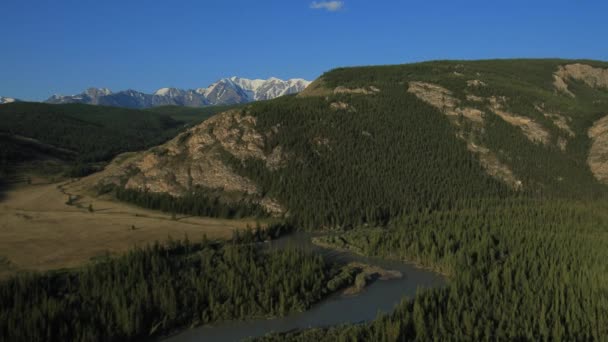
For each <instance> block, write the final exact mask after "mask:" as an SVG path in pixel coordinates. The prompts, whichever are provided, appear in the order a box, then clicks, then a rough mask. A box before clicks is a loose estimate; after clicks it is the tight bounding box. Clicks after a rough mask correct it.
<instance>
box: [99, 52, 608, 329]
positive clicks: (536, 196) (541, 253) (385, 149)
mask: <svg viewBox="0 0 608 342" xmlns="http://www.w3.org/2000/svg"><path fill="white" fill-rule="evenodd" d="M607 70H608V63H603V62H594V61H567V60H496V61H475V62H465V61H438V62H428V63H419V64H411V65H398V66H383V67H362V68H342V69H336V70H333V71H330V72H328V73H326V74H324V75H323V76H322V77H321V78H319V79H318V80H317V81H315V82H314V83H313V84H312V85H311V86H310V87H309V88H308V89H307V90H306V91H305V92H303V93H301V94H300V95H298V96H291V97H286V98H281V99H277V100H274V101H268V102H263V103H257V104H253V105H250V106H247V107H246V108H243V109H241V110H236V111H230V112H227V113H223V114H219V115H217V116H215V117H214V118H213V119H211V120H209V121H207V122H205V123H204V124H203V125H200V126H198V127H195V128H192V129H190V130H188V131H187V132H184V133H182V134H181V135H179V136H178V137H177V138H175V139H174V140H172V141H171V142H169V143H168V144H166V145H163V146H160V147H158V148H155V149H152V150H149V151H147V152H146V153H143V154H141V155H139V156H138V157H136V158H134V159H133V161H132V162H126V163H123V164H121V165H116V169H114V173H112V172H106V173H105V174H101V175H99V176H100V177H99V178H96V179H102V180H105V182H106V183H108V182H109V183H110V184H114V186H118V187H120V188H126V189H130V190H129V191H131V192H130V194H131V195H132V196H133V198H137V199H138V201H140V202H141V203H146V201H148V202H150V199H148V200H146V197H150V198H152V199H153V196H157V195H154V194H153V193H154V192H157V191H159V189H171V191H168V192H167V193H168V195H167V197H164V201H165V202H166V204H165V205H166V206H168V207H171V206H172V205H173V208H175V206H179V207H180V208H188V207H192V205H191V204H188V203H186V202H184V199H187V198H188V197H187V196H184V194H187V193H188V191H191V190H192V189H201V188H207V189H208V190H214V191H222V189H225V188H226V187H228V186H233V188H232V189H233V190H232V192H231V194H232V195H234V194H235V193H237V194H238V193H239V191H240V193H241V194H242V196H244V197H245V198H249V197H251V196H258V197H259V198H263V199H272V200H273V201H276V202H277V203H279V204H280V205H281V206H283V207H284V208H285V210H284V211H281V213H282V215H284V217H285V218H286V219H287V220H289V221H290V222H291V223H293V224H294V225H296V226H298V227H302V228H308V229H322V228H331V229H333V230H334V231H335V234H336V235H335V237H334V238H331V237H329V238H326V240H325V241H324V242H325V244H329V245H332V244H333V245H335V246H336V247H338V248H346V249H350V250H352V251H355V252H357V253H362V254H367V255H376V256H382V257H390V258H398V259H403V260H408V261H414V262H417V263H419V264H421V265H423V266H427V267H430V268H433V269H435V270H437V271H440V272H443V273H445V274H447V275H448V276H449V278H450V281H449V285H448V286H447V287H446V288H443V289H435V290H426V291H423V292H421V293H420V294H419V295H417V296H416V297H415V298H411V299H404V301H403V303H402V304H401V305H400V306H399V307H398V308H397V310H396V311H395V312H394V313H393V314H391V315H388V316H384V317H381V318H379V319H377V320H376V321H374V322H373V323H370V324H363V325H355V326H346V327H340V328H331V329H322V330H313V331H305V332H298V333H289V334H286V335H276V336H269V337H268V338H267V339H268V340H283V339H288V340H298V341H309V340H311V339H319V340H326V341H334V340H340V339H342V340H379V341H380V340H385V341H395V340H428V339H429V338H431V336H432V337H433V338H439V339H456V340H480V339H481V340H505V339H516V340H519V339H524V340H538V339H541V340H543V339H544V340H601V339H602V338H603V337H605V336H606V335H607V334H608V331H607V330H606V326H608V321H607V320H606V319H607V317H608V288H607V287H606V284H608V282H607V280H608V278H607V277H608V269H607V268H606V266H605V263H604V262H603V261H602V260H604V259H605V258H606V257H607V255H606V251H607V250H608V240H607V237H608V235H606V234H608V217H606V215H605V213H606V212H607V211H608V210H607V209H608V199H607V198H606V185H605V182H606V179H607V178H606V176H607V175H606V170H607V168H606V163H607V161H608V158H607V157H608V156H607V155H606V153H607V152H608V149H607V148H606V146H607V145H606V142H607V132H608V125H607V123H606V121H607V120H606V119H605V118H606V116H607V115H608V76H607V75H608V71H607ZM218 156H219V157H218ZM146 161H148V162H150V163H152V164H147V166H149V165H156V168H155V170H157V171H158V170H165V168H166V170H171V171H172V172H173V174H174V175H175V177H174V178H169V177H167V176H166V175H163V173H162V171H161V173H160V174H161V176H159V173H158V172H155V173H151V172H150V171H148V169H145V168H143V167H142V165H144V163H145V162H146ZM210 161H213V162H212V163H211V162H210ZM205 163H209V164H210V165H214V166H213V167H214V170H223V172H224V176H225V177H224V178H222V179H223V180H224V181H225V182H224V183H222V184H224V187H215V186H213V184H214V183H213V182H212V181H210V180H209V178H208V177H207V176H206V174H205V169H201V170H200V173H199V174H196V175H195V174H194V173H187V172H190V171H187V170H194V168H195V167H197V165H201V164H205ZM220 163H221V164H220ZM184 164H186V165H188V168H189V169H187V170H184V171H180V167H182V165H184ZM220 166H221V167H220ZM116 170H130V171H129V172H130V173H129V174H127V173H125V172H124V171H120V172H116ZM182 172H183V174H188V175H190V174H192V175H193V176H192V178H184V177H183V176H180V174H182ZM125 175H126V176H125ZM121 177H122V178H121ZM239 177H240V178H239ZM188 179H189V181H190V182H193V181H197V180H200V183H198V184H197V183H188V182H184V181H183V180H188ZM102 183H103V181H102ZM195 184H196V185H195ZM138 193H139V195H136V194H138ZM252 194H253V195H252ZM247 196H249V197H247ZM171 198H173V201H172V200H171ZM180 201H181V202H180ZM238 203H243V202H238ZM260 203H261V202H260ZM186 211H187V210H186Z"/></svg>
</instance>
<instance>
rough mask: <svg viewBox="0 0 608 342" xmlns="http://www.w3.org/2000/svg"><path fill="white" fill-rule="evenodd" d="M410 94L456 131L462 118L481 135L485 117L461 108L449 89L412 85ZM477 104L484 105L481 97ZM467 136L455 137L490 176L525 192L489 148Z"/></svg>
mask: <svg viewBox="0 0 608 342" xmlns="http://www.w3.org/2000/svg"><path fill="white" fill-rule="evenodd" d="M476 84H477V83H476ZM479 86H480V85H479ZM408 92H410V93H412V94H414V95H416V97H418V98H419V99H421V100H422V101H424V102H426V103H428V104H430V105H432V106H433V107H435V108H437V109H439V110H441V111H442V112H443V113H444V114H445V115H447V116H448V117H451V119H452V120H450V122H452V124H453V125H455V126H456V127H459V124H458V121H457V120H455V119H456V118H458V117H460V116H462V117H464V118H465V119H468V120H469V121H470V122H471V123H474V124H475V125H474V129H475V126H477V131H478V132H480V131H481V128H483V122H484V121H483V116H484V113H483V112H482V111H480V110H479V109H476V108H471V107H460V100H459V99H457V98H455V97H454V96H453V94H452V92H451V91H449V90H448V89H446V88H443V87H441V86H439V85H436V84H432V83H425V82H409V88H408ZM475 100H478V101H479V102H483V101H484V99H483V98H480V97H475ZM464 133H465V132H464V131H463V130H462V128H460V127H459V130H458V132H457V134H456V136H457V137H458V138H460V139H462V140H464V141H466V142H467V149H468V150H469V151H471V152H472V153H474V154H475V155H476V156H477V158H478V159H479V163H480V164H481V166H482V167H483V168H484V170H485V171H486V172H487V173H488V174H489V175H490V176H492V177H495V178H497V179H500V180H502V181H503V182H505V183H506V184H508V185H509V186H511V187H512V188H514V189H520V188H522V186H523V184H522V182H521V181H520V180H518V179H517V178H516V177H515V175H513V172H512V171H511V169H509V167H508V166H507V165H505V164H503V163H502V162H501V161H500V160H499V159H498V157H497V156H496V155H495V154H494V153H493V152H492V151H490V149H489V148H487V147H485V146H482V145H480V144H476V143H475V142H473V140H472V137H471V136H470V135H467V134H464Z"/></svg>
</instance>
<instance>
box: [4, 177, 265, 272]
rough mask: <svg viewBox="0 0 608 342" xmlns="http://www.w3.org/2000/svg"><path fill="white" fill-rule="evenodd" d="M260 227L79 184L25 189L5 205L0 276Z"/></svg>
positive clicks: (14, 193)
mask: <svg viewBox="0 0 608 342" xmlns="http://www.w3.org/2000/svg"><path fill="white" fill-rule="evenodd" d="M34 183H37V182H34ZM67 194H71V195H72V197H76V198H77V199H76V200H75V201H73V203H72V204H71V205H68V204H66V202H67V201H68V195H67ZM89 205H91V206H92V209H93V211H92V212H91V211H90V210H89ZM255 224H256V221H254V220H226V219H214V218H204V217H187V216H181V215H178V216H177V217H176V218H175V219H173V218H172V217H171V215H170V214H166V213H162V212H158V211H153V210H146V209H142V208H138V207H135V206H132V205H129V204H125V203H121V202H115V201H112V200H110V199H108V198H97V197H93V196H91V195H89V194H86V193H85V192H84V191H83V190H82V187H81V186H79V184H78V182H75V183H74V182H70V181H66V182H61V183H54V184H48V183H47V184H45V183H42V184H40V183H39V184H34V185H21V186H18V187H15V188H13V189H12V190H10V191H8V192H7V193H6V194H5V196H4V198H3V199H2V200H1V201H0V277H5V276H7V275H10V274H12V273H14V272H16V271H19V270H47V269H55V268H65V267H76V266H78V265H81V264H82V263H84V262H87V261H89V260H91V258H95V257H99V256H104V255H106V254H108V253H109V254H118V253H121V252H124V251H126V250H128V249H130V248H132V247H134V246H137V245H139V246H142V245H145V244H147V243H152V242H154V241H161V242H163V241H166V240H167V239H168V237H169V236H171V237H172V238H174V239H181V238H183V237H184V236H186V235H187V236H188V238H189V239H190V240H198V239H200V238H202V236H203V235H205V234H206V235H207V237H208V238H210V239H217V238H219V239H221V238H229V237H231V236H232V232H233V230H235V229H243V228H246V227H247V225H250V226H254V225H255Z"/></svg>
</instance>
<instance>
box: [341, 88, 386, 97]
mask: <svg viewBox="0 0 608 342" xmlns="http://www.w3.org/2000/svg"><path fill="white" fill-rule="evenodd" d="M378 92H380V89H378V88H376V87H374V86H370V87H367V88H352V89H351V88H346V87H336V88H335V89H334V94H361V95H373V94H375V93H378Z"/></svg>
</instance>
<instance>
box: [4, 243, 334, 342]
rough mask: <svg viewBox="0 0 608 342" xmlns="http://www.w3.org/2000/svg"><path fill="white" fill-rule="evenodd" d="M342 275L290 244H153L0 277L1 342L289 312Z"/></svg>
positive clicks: (120, 334) (145, 332)
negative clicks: (269, 247) (69, 266)
mask: <svg viewBox="0 0 608 342" xmlns="http://www.w3.org/2000/svg"><path fill="white" fill-rule="evenodd" d="M336 272H339V268H336V266H333V265H330V264H328V263H326V262H325V261H324V260H323V259H322V258H321V257H320V256H316V255H312V254H310V253H308V252H305V251H302V250H299V249H293V248H287V249H284V250H275V251H273V252H272V253H269V252H267V251H266V250H264V249H262V248H260V247H258V246H256V245H255V244H242V243H239V244H220V243H212V242H208V241H203V242H201V243H191V242H189V241H188V240H187V239H186V240H184V241H169V243H168V244H167V245H166V246H162V245H159V244H158V243H157V244H155V245H153V246H148V247H145V248H138V249H135V250H133V251H131V252H129V253H128V254H126V255H124V256H122V257H119V258H114V259H113V258H108V259H104V260H102V261H99V262H97V263H94V264H91V265H88V266H86V267H84V268H83V269H81V270H71V271H56V272H50V273H44V274H24V275H20V276H17V277H15V278H12V279H10V280H7V281H4V282H2V283H0V306H1V307H2V311H0V340H3V341H125V340H144V339H147V338H149V336H159V335H161V334H164V333H167V332H170V331H172V330H174V329H175V328H177V327H185V326H189V325H196V324H205V323H209V322H215V321H219V320H230V319H245V318H252V317H260V316H277V315H285V314H287V313H289V312H293V311H302V310H306V309H307V308H309V307H310V306H311V305H312V304H313V303H314V302H316V301H318V300H320V299H321V298H322V297H323V296H324V295H326V294H328V293H329V290H328V289H327V287H326V285H327V282H328V281H329V279H330V278H331V276H332V274H335V273H336Z"/></svg>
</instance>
